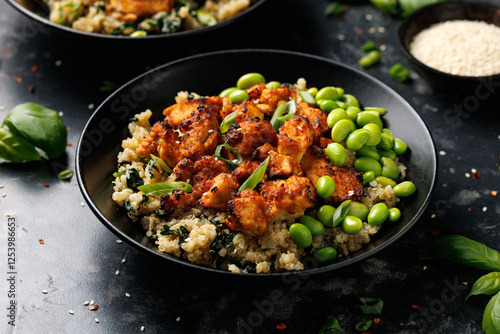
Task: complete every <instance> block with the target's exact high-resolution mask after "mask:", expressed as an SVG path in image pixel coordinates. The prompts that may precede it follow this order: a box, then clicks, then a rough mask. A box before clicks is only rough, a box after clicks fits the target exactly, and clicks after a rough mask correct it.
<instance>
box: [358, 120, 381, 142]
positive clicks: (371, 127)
mask: <svg viewBox="0 0 500 334" xmlns="http://www.w3.org/2000/svg"><path fill="white" fill-rule="evenodd" d="M363 129H366V130H368V131H370V139H368V141H367V142H366V145H368V146H376V145H378V143H379V142H380V138H381V137H382V129H380V127H379V126H378V125H377V124H375V123H368V124H366V125H365V126H363Z"/></svg>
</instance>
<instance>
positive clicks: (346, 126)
mask: <svg viewBox="0 0 500 334" xmlns="http://www.w3.org/2000/svg"><path fill="white" fill-rule="evenodd" d="M354 130H356V125H355V124H354V122H353V121H351V120H350V119H341V120H340V121H338V122H337V123H336V124H335V125H334V126H333V128H332V140H333V141H334V142H337V143H341V142H343V141H344V140H345V139H346V138H347V136H349V134H350V133H351V132H353V131H354Z"/></svg>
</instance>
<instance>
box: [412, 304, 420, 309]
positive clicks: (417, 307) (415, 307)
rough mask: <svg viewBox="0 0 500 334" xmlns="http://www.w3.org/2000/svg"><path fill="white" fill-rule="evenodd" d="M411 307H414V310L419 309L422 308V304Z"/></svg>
mask: <svg viewBox="0 0 500 334" xmlns="http://www.w3.org/2000/svg"><path fill="white" fill-rule="evenodd" d="M411 307H412V308H413V309H414V310H418V309H419V308H420V306H418V305H412V306H411Z"/></svg>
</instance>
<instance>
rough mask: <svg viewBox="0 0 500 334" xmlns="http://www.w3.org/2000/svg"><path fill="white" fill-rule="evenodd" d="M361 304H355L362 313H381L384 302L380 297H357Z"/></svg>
mask: <svg viewBox="0 0 500 334" xmlns="http://www.w3.org/2000/svg"><path fill="white" fill-rule="evenodd" d="M359 301H360V302H361V303H362V304H361V305H356V307H357V308H359V309H360V310H361V312H363V314H381V313H382V308H383V307H384V302H383V301H382V299H380V298H365V297H361V298H359Z"/></svg>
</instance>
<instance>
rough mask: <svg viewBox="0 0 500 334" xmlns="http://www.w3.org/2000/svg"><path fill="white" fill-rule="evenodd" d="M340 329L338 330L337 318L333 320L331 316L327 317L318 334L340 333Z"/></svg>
mask: <svg viewBox="0 0 500 334" xmlns="http://www.w3.org/2000/svg"><path fill="white" fill-rule="evenodd" d="M341 329H342V328H340V325H339V321H338V320H337V318H335V317H334V316H332V315H329V316H328V317H327V318H326V320H325V323H324V324H323V326H322V327H321V329H320V330H319V333H318V334H330V333H334V332H338V331H340V330H341Z"/></svg>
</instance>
